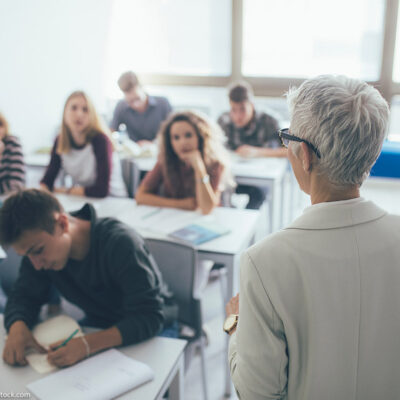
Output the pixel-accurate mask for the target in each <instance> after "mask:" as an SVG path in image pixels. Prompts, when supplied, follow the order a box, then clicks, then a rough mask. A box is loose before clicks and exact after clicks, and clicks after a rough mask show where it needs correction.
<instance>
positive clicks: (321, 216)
mask: <svg viewBox="0 0 400 400" xmlns="http://www.w3.org/2000/svg"><path fill="white" fill-rule="evenodd" d="M287 97H288V103H289V109H290V114H291V123H290V128H289V129H283V130H281V131H280V132H279V135H280V137H281V140H282V143H283V144H284V145H285V146H287V147H288V157H289V160H290V162H291V164H292V167H293V171H294V173H295V176H296V179H297V182H298V183H299V185H300V188H301V189H302V190H303V191H304V192H305V193H307V194H309V195H310V198H311V204H312V205H311V206H310V207H308V208H306V209H305V210H304V213H303V214H302V215H301V216H300V217H299V218H298V219H296V220H295V221H294V222H293V223H292V224H290V225H289V226H288V227H287V228H286V229H283V230H282V231H280V232H277V233H275V234H273V235H271V236H268V237H267V238H265V239H264V240H262V241H261V242H259V243H257V244H256V245H254V246H253V247H251V248H250V249H248V250H247V251H246V252H245V253H244V254H243V255H242V260H241V273H240V300H239V295H238V296H236V297H234V298H233V299H231V301H230V302H229V303H228V305H227V307H226V310H227V314H228V318H227V320H226V321H225V325H224V329H225V330H226V331H227V332H228V333H229V334H230V335H231V338H230V345H229V362H230V369H231V375H232V380H233V383H234V385H235V388H236V391H237V394H238V396H239V398H240V399H245V400H261V399H288V400H325V399H332V400H339V399H340V400H353V399H354V400H356V399H357V400H376V399H400V370H399V363H400V216H393V215H389V214H388V213H387V212H386V211H384V210H382V209H380V208H379V207H377V206H376V205H375V204H374V203H372V202H371V201H367V200H365V199H363V198H361V197H360V192H359V190H360V186H361V184H362V182H363V181H364V180H365V178H366V177H367V176H368V174H369V171H370V169H371V167H372V165H373V164H374V162H375V160H376V159H377V157H378V155H379V153H380V151H381V147H382V142H383V139H384V137H385V132H386V128H387V121H388V114H389V111H388V106H387V103H386V101H385V100H384V99H383V98H382V96H381V95H380V94H379V92H378V91H377V90H376V89H374V88H373V87H372V86H370V85H368V84H366V83H364V82H361V81H358V80H355V79H349V78H346V77H344V76H319V77H317V78H314V79H310V80H307V81H305V82H304V83H303V84H302V85H301V86H300V87H299V88H298V89H294V90H290V91H289V93H288V96H287ZM236 324H237V327H236Z"/></svg>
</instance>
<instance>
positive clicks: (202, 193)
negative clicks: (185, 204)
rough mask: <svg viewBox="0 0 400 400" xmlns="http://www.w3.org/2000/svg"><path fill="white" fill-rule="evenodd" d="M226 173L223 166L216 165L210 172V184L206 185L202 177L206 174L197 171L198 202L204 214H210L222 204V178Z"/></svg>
mask: <svg viewBox="0 0 400 400" xmlns="http://www.w3.org/2000/svg"><path fill="white" fill-rule="evenodd" d="M223 172H224V167H223V166H222V165H221V164H216V165H215V166H214V167H213V168H212V169H211V171H210V172H209V175H210V176H209V182H206V183H204V182H203V180H202V175H203V176H204V174H205V172H204V171H202V173H200V172H199V171H196V173H195V179H196V202H197V206H198V207H199V208H200V210H201V212H202V213H203V214H209V213H210V212H211V211H212V210H213V209H214V208H215V207H217V206H218V205H219V204H220V202H221V191H220V190H219V186H220V182H221V177H222V175H223Z"/></svg>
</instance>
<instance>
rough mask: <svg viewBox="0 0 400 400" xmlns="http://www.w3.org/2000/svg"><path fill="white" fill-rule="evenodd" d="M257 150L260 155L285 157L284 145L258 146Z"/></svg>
mask: <svg viewBox="0 0 400 400" xmlns="http://www.w3.org/2000/svg"><path fill="white" fill-rule="evenodd" d="M258 151H259V155H260V156H262V157H287V149H286V148H285V147H275V148H272V147H260V148H259V149H258Z"/></svg>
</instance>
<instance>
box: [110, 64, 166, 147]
mask: <svg viewBox="0 0 400 400" xmlns="http://www.w3.org/2000/svg"><path fill="white" fill-rule="evenodd" d="M118 86H119V87H120V89H121V90H122V92H123V93H124V97H125V99H123V100H121V101H119V103H118V104H117V106H116V107H115V110H114V116H113V119H112V122H111V130H113V131H117V130H118V129H119V126H120V125H121V124H125V126H126V129H127V131H128V135H129V138H130V139H131V140H133V141H135V142H137V143H138V144H139V145H140V146H143V145H146V144H149V143H151V142H152V141H153V140H154V139H155V137H156V135H157V132H158V130H159V128H160V125H161V123H162V122H163V121H164V120H165V119H166V118H167V116H168V114H170V112H171V110H172V109H171V105H170V104H169V102H168V100H167V99H166V98H165V97H157V96H150V95H148V94H147V93H146V92H145V91H144V89H143V87H142V86H141V84H140V83H139V80H138V78H137V76H136V74H135V73H134V72H132V71H128V72H125V73H123V74H122V75H121V77H120V78H119V79H118Z"/></svg>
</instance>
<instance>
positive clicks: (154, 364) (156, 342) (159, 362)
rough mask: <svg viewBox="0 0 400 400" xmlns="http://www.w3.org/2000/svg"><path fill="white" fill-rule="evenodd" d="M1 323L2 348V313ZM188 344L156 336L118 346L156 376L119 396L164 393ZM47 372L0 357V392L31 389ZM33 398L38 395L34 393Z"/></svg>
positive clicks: (142, 398)
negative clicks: (20, 365) (13, 364)
mask: <svg viewBox="0 0 400 400" xmlns="http://www.w3.org/2000/svg"><path fill="white" fill-rule="evenodd" d="M0 324H1V327H0V343H1V352H2V351H3V347H4V337H5V331H4V327H3V315H0ZM185 346H186V341H184V340H179V339H169V338H163V337H155V338H153V339H150V340H147V341H145V342H143V343H140V344H136V345H133V346H127V347H122V348H120V349H119V350H120V351H121V352H122V353H124V354H126V355H128V356H129V357H131V358H134V359H135V360H138V361H142V362H144V363H146V364H148V365H149V366H150V367H151V368H152V369H153V370H154V374H155V378H154V380H153V381H151V382H149V383H146V384H144V385H143V386H140V387H138V388H136V389H134V390H132V391H131V392H128V393H126V394H124V395H122V396H120V397H118V398H119V399H124V400H128V399H135V400H150V399H156V398H159V397H160V396H161V395H162V393H160V390H163V387H164V383H165V382H166V381H167V380H168V378H169V377H170V372H171V371H172V370H174V368H175V366H176V364H177V363H178V362H179V360H180V357H181V356H183V350H184V349H185ZM45 376H46V375H45V374H39V373H37V372H36V371H34V370H33V369H32V368H31V367H29V366H26V367H11V366H9V365H7V364H5V363H4V361H3V360H1V361H0V392H3V393H10V392H14V393H18V392H28V389H27V388H26V385H27V384H29V383H31V382H34V381H36V380H38V379H41V378H43V377H45ZM30 399H35V397H34V396H33V395H32V396H31V397H30Z"/></svg>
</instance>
